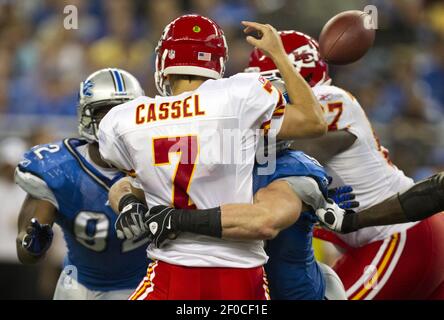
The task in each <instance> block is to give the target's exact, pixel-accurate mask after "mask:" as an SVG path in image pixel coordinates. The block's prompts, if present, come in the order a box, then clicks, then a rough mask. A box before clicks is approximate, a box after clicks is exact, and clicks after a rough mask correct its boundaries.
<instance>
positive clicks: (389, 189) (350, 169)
mask: <svg viewBox="0 0 444 320" xmlns="http://www.w3.org/2000/svg"><path fill="white" fill-rule="evenodd" d="M313 91H314V93H315V95H316V97H317V99H318V100H319V102H320V103H321V105H322V108H323V110H324V115H325V119H326V121H327V123H328V130H329V131H335V130H347V131H348V132H350V133H352V134H353V135H354V136H356V140H355V142H354V143H353V145H352V146H351V147H350V148H349V149H347V150H346V151H344V152H342V153H340V154H338V155H336V156H334V157H333V158H332V159H331V160H330V161H329V162H328V163H326V164H325V165H326V169H327V172H328V173H329V174H330V175H331V176H332V177H333V185H332V186H339V185H343V184H346V185H350V186H352V187H353V190H354V193H355V194H356V200H357V201H359V203H360V207H359V210H363V209H366V208H368V207H371V206H373V205H375V204H378V203H380V202H382V201H383V200H385V199H387V198H388V197H391V196H392V195H394V194H396V193H397V192H401V191H404V190H406V189H408V188H409V187H411V186H412V185H413V184H414V182H413V180H412V179H410V178H409V177H407V176H405V175H404V173H403V172H402V171H401V170H399V169H398V168H397V167H396V166H395V165H394V164H393V163H392V162H391V161H390V158H389V153H388V150H387V149H385V148H384V147H383V146H381V144H380V143H379V140H378V138H377V136H376V135H375V133H374V131H373V129H372V126H371V124H370V122H369V120H368V118H367V116H366V114H365V112H364V110H363V109H362V107H361V105H360V104H359V102H358V101H357V100H356V99H355V98H354V97H353V96H352V95H351V94H350V93H348V92H346V91H344V90H343V89H341V88H338V87H335V86H329V85H320V86H316V87H314V88H313ZM412 225H414V223H407V224H399V225H392V226H378V227H370V228H365V229H361V230H359V231H357V232H352V233H349V234H346V235H340V237H341V238H342V239H343V240H344V241H345V242H346V243H347V244H349V245H351V246H353V247H358V246H362V245H364V244H366V243H369V242H373V241H377V240H382V239H385V238H386V237H388V236H390V235H391V234H393V233H396V232H400V231H403V230H406V229H407V228H410V227H411V226H412Z"/></svg>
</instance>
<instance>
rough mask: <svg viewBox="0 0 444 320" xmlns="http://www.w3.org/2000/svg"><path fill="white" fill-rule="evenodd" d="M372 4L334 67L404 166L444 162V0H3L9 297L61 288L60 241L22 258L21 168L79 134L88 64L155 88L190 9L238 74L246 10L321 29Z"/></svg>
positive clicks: (2, 184) (1, 246) (2, 228)
mask: <svg viewBox="0 0 444 320" xmlns="http://www.w3.org/2000/svg"><path fill="white" fill-rule="evenodd" d="M68 4H71V5H75V6H76V7H77V8H78V13H79V22H78V29H77V30H66V29H64V28H63V19H64V18H65V15H64V14H63V8H64V7H65V6H66V5H68ZM369 4H372V5H376V7H377V9H378V14H379V15H378V27H379V29H378V31H377V34H376V43H375V46H374V47H373V48H372V49H371V50H370V52H369V53H368V54H367V55H366V56H365V57H364V58H363V59H362V60H361V61H359V62H357V63H354V64H352V65H349V66H337V67H331V76H332V78H333V79H334V84H336V85H338V86H341V87H343V88H345V89H347V90H348V91H350V92H351V93H352V94H354V95H355V96H356V97H357V98H358V99H359V100H360V102H361V105H362V106H363V107H364V109H365V110H366V112H367V114H368V116H369V118H370V120H371V121H372V123H373V124H374V128H375V131H376V132H377V134H378V136H379V137H380V140H381V142H382V144H383V145H384V146H385V147H387V148H388V149H389V150H390V152H391V153H390V157H391V159H392V160H393V161H394V162H395V163H396V165H397V166H398V167H400V168H401V169H403V170H404V171H405V172H406V173H407V174H408V175H410V176H412V177H414V178H415V179H420V178H423V177H425V176H428V175H430V174H432V173H433V172H436V171H441V170H443V169H444V139H440V138H441V137H443V136H444V1H441V0H329V1H325V0H292V1H290V0H274V1H267V0H225V1H222V0H134V1H131V0H0V203H1V207H2V210H1V211H2V212H1V213H0V288H1V289H0V298H8V297H9V298H11V297H18V298H38V297H40V298H50V297H51V295H52V290H53V287H54V281H55V280H56V279H57V277H58V271H59V269H60V256H61V255H63V244H61V245H60V246H59V247H60V248H61V249H60V250H59V251H60V254H55V255H54V256H55V257H53V258H51V257H49V258H48V259H47V261H46V262H45V263H44V264H43V265H42V266H37V267H33V268H29V267H21V266H19V265H18V264H17V259H16V257H15V235H16V218H17V214H18V211H19V209H20V205H21V202H22V200H23V198H24V194H23V193H22V192H21V190H20V189H18V187H16V186H15V185H14V183H13V170H14V166H15V165H16V164H17V162H18V161H19V160H20V158H21V154H22V153H23V151H25V149H26V148H28V147H30V146H33V145H36V144H40V143H47V142H50V141H53V140H55V139H59V138H62V137H66V136H75V135H76V133H77V132H76V130H77V128H76V121H77V120H76V105H77V101H76V100H77V94H78V89H79V83H80V81H82V80H83V79H84V78H85V77H86V76H87V75H88V74H90V73H91V72H92V71H94V70H97V69H99V68H103V67H119V68H122V69H125V70H127V71H129V72H131V73H133V74H134V75H135V76H136V77H137V78H138V79H139V81H140V82H141V83H142V85H143V87H144V89H145V92H146V94H147V95H149V96H153V95H155V94H157V92H156V90H155V87H154V80H153V72H154V59H155V58H154V48H155V46H156V43H157V40H158V39H159V37H160V35H161V32H162V30H163V28H164V26H165V25H166V24H167V23H168V22H170V21H171V20H172V19H174V18H176V17H177V16H179V15H181V14H183V13H186V12H188V13H193V12H195V13H199V14H202V15H206V16H209V17H211V18H213V19H214V20H215V21H216V22H218V23H219V24H220V25H221V26H222V28H223V29H224V30H225V33H226V36H227V41H228V45H229V61H228V65H227V72H226V75H227V76H230V75H232V74H235V73H237V72H240V71H242V70H243V69H244V67H245V66H246V65H247V63H248V56H249V53H250V51H251V47H250V46H249V45H248V44H247V43H246V42H245V41H244V36H243V34H242V28H241V25H240V21H241V20H254V21H260V22H266V23H270V24H272V25H273V26H275V27H276V28H277V29H280V30H285V29H297V30H300V31H303V32H305V33H308V34H310V35H311V36H313V37H315V38H316V37H317V36H318V35H319V32H320V30H321V28H322V27H323V25H324V24H325V22H326V21H327V20H328V19H329V18H330V17H332V16H333V15H335V14H336V13H338V12H340V11H343V10H350V9H359V10H363V9H364V7H365V6H366V5H369ZM51 261H52V262H51ZM37 274H38V275H39V276H37ZM15 291H17V292H15Z"/></svg>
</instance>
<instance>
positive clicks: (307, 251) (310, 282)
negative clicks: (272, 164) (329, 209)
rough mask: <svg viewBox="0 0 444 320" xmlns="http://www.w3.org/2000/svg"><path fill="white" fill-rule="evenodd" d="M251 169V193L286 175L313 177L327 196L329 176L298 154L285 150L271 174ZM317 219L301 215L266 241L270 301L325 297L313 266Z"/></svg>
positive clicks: (318, 274)
mask: <svg viewBox="0 0 444 320" xmlns="http://www.w3.org/2000/svg"><path fill="white" fill-rule="evenodd" d="M260 167H261V166H260V165H257V166H256V167H255V170H254V176H253V187H254V192H256V191H257V190H259V189H260V188H262V187H265V186H267V185H268V184H270V183H271V182H273V181H274V180H276V179H280V178H284V177H289V176H306V177H311V178H313V179H314V180H315V181H316V182H317V184H318V186H319V189H320V190H321V192H322V193H323V194H324V196H325V197H327V187H328V184H329V180H328V175H327V173H326V172H325V170H324V169H323V167H322V166H321V165H320V164H319V163H318V162H317V161H316V160H315V159H313V158H311V157H309V156H307V155H306V154H304V153H303V152H300V151H291V150H285V151H283V152H281V153H279V154H278V155H277V159H276V169H275V171H274V173H273V174H271V175H259V174H258V173H257V170H258V169H259V168H260ZM316 222H317V218H316V216H315V214H314V212H312V211H308V212H303V213H301V216H300V217H299V219H298V221H297V222H296V223H295V224H293V225H292V226H291V227H289V228H287V229H285V230H283V231H281V232H280V233H279V234H278V236H277V237H276V238H274V239H273V240H271V241H268V242H267V245H266V251H267V254H268V256H269V257H270V259H269V261H268V263H267V264H266V266H265V270H266V272H267V276H268V279H269V283H270V294H271V298H272V299H285V300H301V299H304V300H307V299H308V300H320V299H323V298H324V294H325V281H324V278H323V276H322V272H321V270H320V268H319V266H318V264H317V263H316V260H315V257H314V252H313V247H312V237H313V226H314V223H316Z"/></svg>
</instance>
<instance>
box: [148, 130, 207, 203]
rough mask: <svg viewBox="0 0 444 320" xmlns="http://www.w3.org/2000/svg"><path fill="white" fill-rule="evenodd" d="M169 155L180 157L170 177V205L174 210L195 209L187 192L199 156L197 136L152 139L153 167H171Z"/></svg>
mask: <svg viewBox="0 0 444 320" xmlns="http://www.w3.org/2000/svg"><path fill="white" fill-rule="evenodd" d="M171 153H176V154H179V155H180V158H179V162H178V163H177V165H176V168H175V169H174V173H173V176H172V183H173V188H172V204H173V206H174V207H175V208H181V209H195V208H196V206H195V204H194V203H193V202H192V201H191V199H190V196H189V195H188V190H189V188H190V185H191V179H192V178H193V173H194V169H195V165H196V159H197V155H198V154H199V144H198V139H197V136H193V135H189V136H180V137H162V138H153V157H154V165H156V166H164V165H171V161H170V154H171Z"/></svg>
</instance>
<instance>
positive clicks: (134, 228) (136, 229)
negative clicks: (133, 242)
mask: <svg viewBox="0 0 444 320" xmlns="http://www.w3.org/2000/svg"><path fill="white" fill-rule="evenodd" d="M130 228H131V232H132V233H133V235H134V236H135V237H138V236H140V235H141V234H142V230H140V228H139V227H138V226H136V225H133V224H132V225H130Z"/></svg>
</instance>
